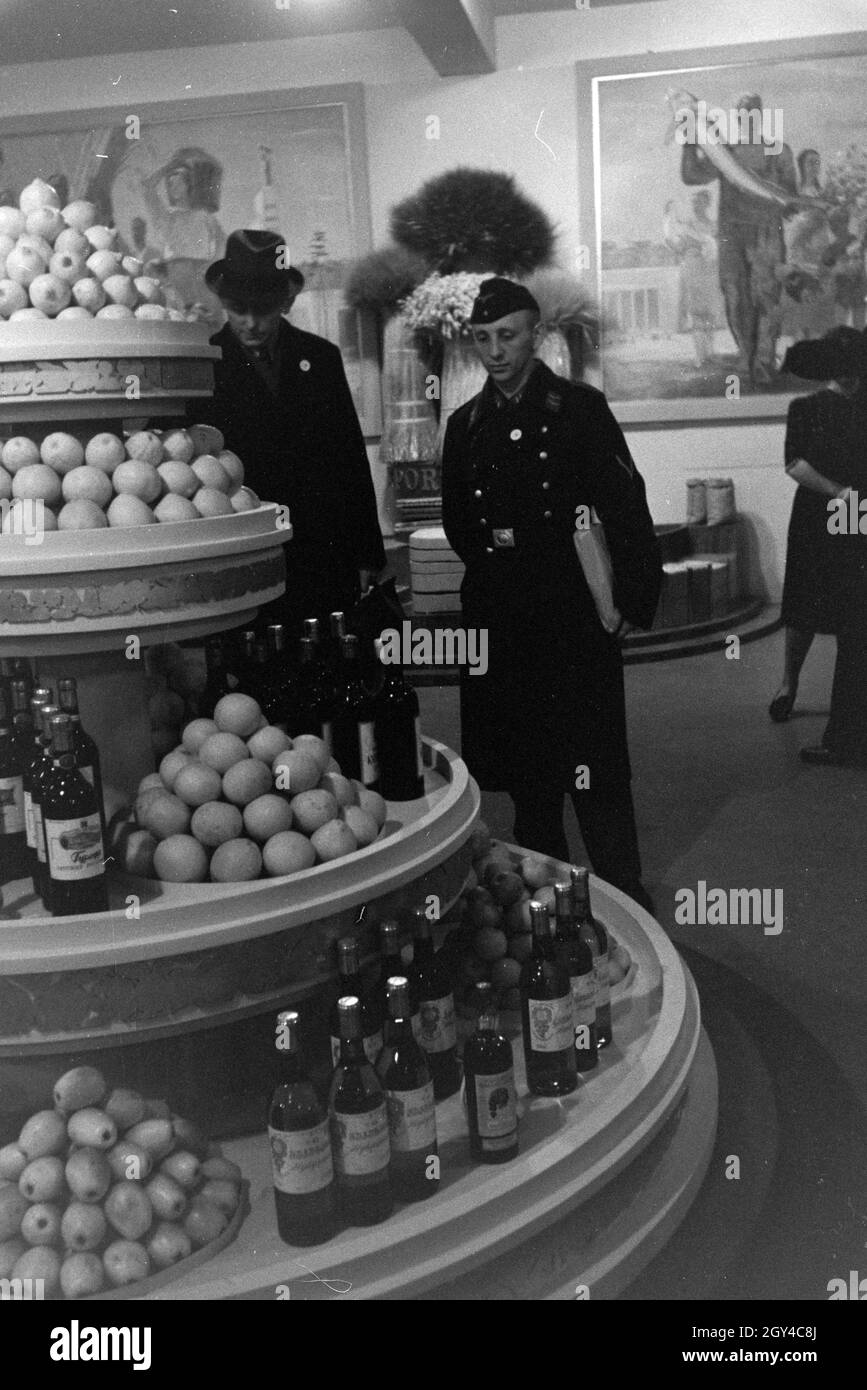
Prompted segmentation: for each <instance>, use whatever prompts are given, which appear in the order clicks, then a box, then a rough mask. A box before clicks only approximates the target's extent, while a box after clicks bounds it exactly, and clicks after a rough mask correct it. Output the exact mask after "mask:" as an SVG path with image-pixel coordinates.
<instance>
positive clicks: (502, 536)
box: [493, 526, 515, 550]
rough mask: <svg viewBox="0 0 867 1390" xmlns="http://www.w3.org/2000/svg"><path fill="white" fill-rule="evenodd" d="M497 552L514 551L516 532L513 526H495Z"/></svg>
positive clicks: (494, 535)
mask: <svg viewBox="0 0 867 1390" xmlns="http://www.w3.org/2000/svg"><path fill="white" fill-rule="evenodd" d="M493 537H494V548H495V549H496V550H514V548H515V531H514V528H513V527H511V526H495V527H494V531H493Z"/></svg>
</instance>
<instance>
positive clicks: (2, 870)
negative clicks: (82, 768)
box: [0, 726, 28, 885]
mask: <svg viewBox="0 0 867 1390" xmlns="http://www.w3.org/2000/svg"><path fill="white" fill-rule="evenodd" d="M26 848H27V836H26V831H25V822H24V772H23V768H22V766H21V754H20V752H19V748H18V743H17V741H16V739H15V737H14V735H13V731H12V730H11V729H9V728H6V727H5V726H4V727H3V728H0V885H2V884H4V883H11V882H12V881H13V879H17V878H23V877H24V875H25V874H26V873H27V871H28V861H27V856H26V853H25V851H26Z"/></svg>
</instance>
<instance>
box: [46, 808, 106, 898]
mask: <svg viewBox="0 0 867 1390" xmlns="http://www.w3.org/2000/svg"><path fill="white" fill-rule="evenodd" d="M44 824H45V838H46V840H47V842H48V870H49V873H50V874H51V877H52V878H55V879H57V880H58V882H60V883H74V882H77V881H78V880H79V879H82V878H99V876H100V874H102V873H104V872H105V867H104V860H103V848H102V830H101V829H100V824H99V812H98V811H94V812H93V814H92V815H90V816H79V817H78V818H76V819H75V820H48V819H46V820H45V822H44Z"/></svg>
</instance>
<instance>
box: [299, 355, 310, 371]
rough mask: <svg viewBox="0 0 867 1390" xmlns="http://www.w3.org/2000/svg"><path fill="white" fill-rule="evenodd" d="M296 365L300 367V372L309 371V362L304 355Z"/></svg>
mask: <svg viewBox="0 0 867 1390" xmlns="http://www.w3.org/2000/svg"><path fill="white" fill-rule="evenodd" d="M298 366H299V367H300V368H301V370H302V372H309V371H310V363H309V362H308V361H307V358H306V357H302V358H301V361H300V362H299V363H298Z"/></svg>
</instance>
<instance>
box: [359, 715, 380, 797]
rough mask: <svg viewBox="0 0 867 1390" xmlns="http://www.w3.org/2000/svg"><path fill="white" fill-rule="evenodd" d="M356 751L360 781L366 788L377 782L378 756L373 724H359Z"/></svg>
mask: <svg viewBox="0 0 867 1390" xmlns="http://www.w3.org/2000/svg"><path fill="white" fill-rule="evenodd" d="M358 751H359V755H360V757H361V780H362V782H363V783H364V785H365V786H366V787H370V786H372V785H373V783H374V782H378V781H379V756H378V754H377V751H376V738H375V736H374V732H373V724H371V723H366V724H359V726H358Z"/></svg>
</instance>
